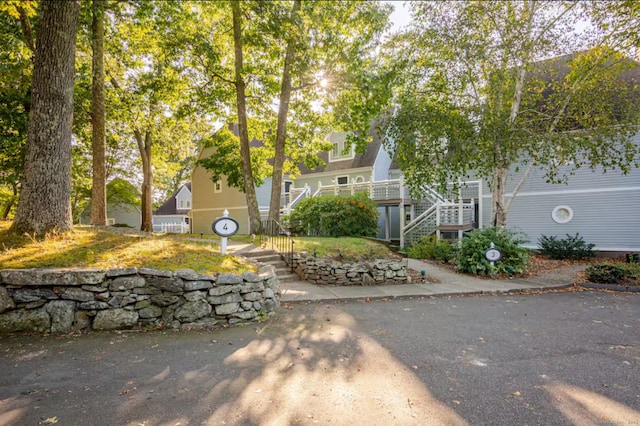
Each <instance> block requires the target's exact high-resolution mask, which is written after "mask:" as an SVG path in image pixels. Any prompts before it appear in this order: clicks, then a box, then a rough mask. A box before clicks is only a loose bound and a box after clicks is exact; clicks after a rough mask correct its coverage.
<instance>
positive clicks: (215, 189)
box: [213, 180, 222, 192]
mask: <svg viewBox="0 0 640 426" xmlns="http://www.w3.org/2000/svg"><path fill="white" fill-rule="evenodd" d="M213 192H222V181H221V180H218V181H216V182H214V183H213Z"/></svg>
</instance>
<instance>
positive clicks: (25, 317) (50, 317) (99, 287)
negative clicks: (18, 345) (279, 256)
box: [0, 266, 280, 333]
mask: <svg viewBox="0 0 640 426" xmlns="http://www.w3.org/2000/svg"><path fill="white" fill-rule="evenodd" d="M279 304H280V295H279V282H278V279H277V277H276V274H275V268H274V267H273V266H265V267H263V268H261V269H260V271H259V273H258V274H255V273H252V272H246V273H244V274H242V275H235V274H216V275H205V274H199V273H196V272H195V271H193V270H191V269H181V270H178V271H175V272H171V271H161V270H156V269H148V268H140V269H136V268H126V269H112V270H97V269H15V270H9V269H7V270H3V271H0V333H13V332H20V331H35V332H50V333H65V332H68V331H71V330H117V329H128V328H161V327H169V328H173V329H185V328H188V329H194V328H207V327H211V326H214V325H226V324H235V323H240V322H249V321H255V320H257V319H260V318H262V317H263V316H266V315H268V314H271V313H272V312H273V311H274V310H275V309H276V308H277V307H278V306H279Z"/></svg>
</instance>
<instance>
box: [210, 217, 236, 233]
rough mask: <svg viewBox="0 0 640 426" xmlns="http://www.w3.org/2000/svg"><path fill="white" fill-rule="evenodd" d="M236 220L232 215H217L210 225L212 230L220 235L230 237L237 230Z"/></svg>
mask: <svg viewBox="0 0 640 426" xmlns="http://www.w3.org/2000/svg"><path fill="white" fill-rule="evenodd" d="M238 228H240V225H238V221H237V220H235V219H234V218H232V217H219V218H217V219H216V220H215V221H214V222H213V225H211V229H213V232H215V233H216V234H218V235H219V236H221V237H230V236H232V235H235V234H236V233H237V232H238Z"/></svg>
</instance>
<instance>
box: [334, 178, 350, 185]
mask: <svg viewBox="0 0 640 426" xmlns="http://www.w3.org/2000/svg"><path fill="white" fill-rule="evenodd" d="M336 183H337V184H338V185H347V184H348V183H349V176H338V177H336Z"/></svg>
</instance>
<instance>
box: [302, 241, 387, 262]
mask: <svg viewBox="0 0 640 426" xmlns="http://www.w3.org/2000/svg"><path fill="white" fill-rule="evenodd" d="M293 240H294V249H295V251H296V252H301V251H306V252H308V253H309V254H313V250H314V249H315V250H316V255H317V256H318V257H339V258H343V259H345V260H363V259H365V260H372V259H385V258H388V257H391V256H392V251H391V250H390V249H389V248H388V247H387V246H386V245H384V244H383V243H380V242H377V241H372V240H368V239H366V238H356V237H340V238H330V237H293Z"/></svg>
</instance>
